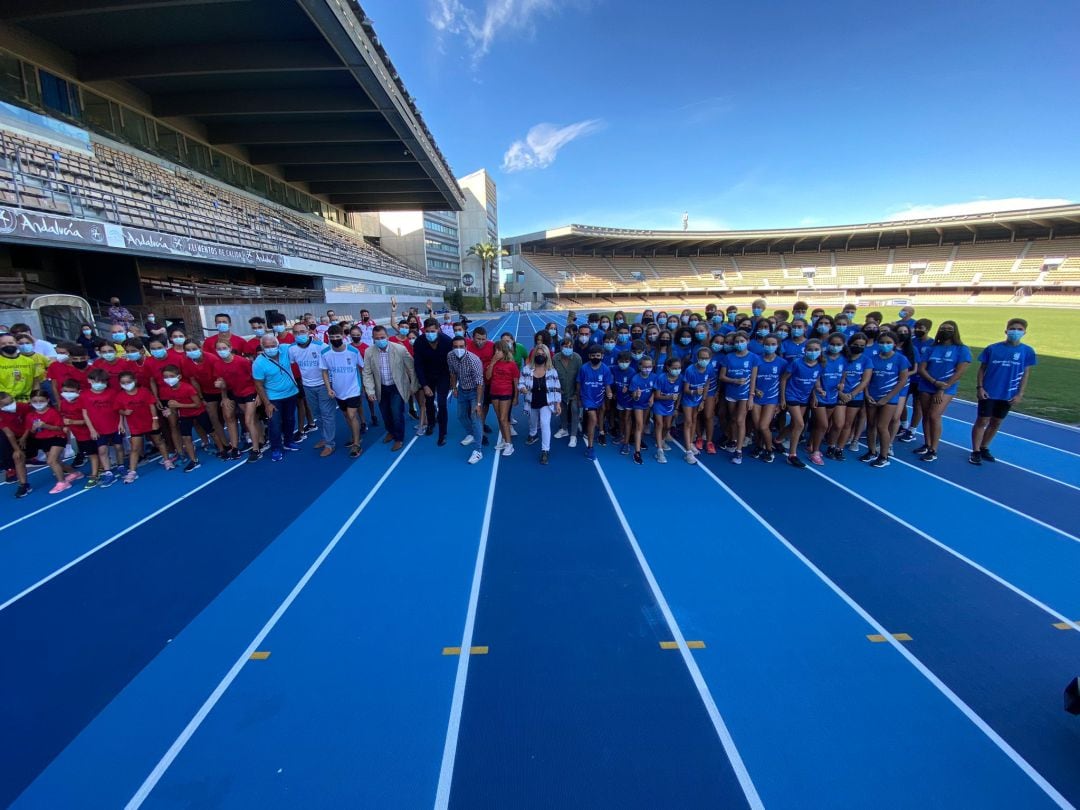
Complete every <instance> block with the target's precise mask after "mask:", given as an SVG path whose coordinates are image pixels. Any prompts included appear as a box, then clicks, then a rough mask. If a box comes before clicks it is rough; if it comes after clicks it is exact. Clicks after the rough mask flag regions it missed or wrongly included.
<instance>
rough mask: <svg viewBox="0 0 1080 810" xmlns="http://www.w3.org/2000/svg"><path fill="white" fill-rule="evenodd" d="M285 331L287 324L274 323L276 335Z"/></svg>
mask: <svg viewBox="0 0 1080 810" xmlns="http://www.w3.org/2000/svg"><path fill="white" fill-rule="evenodd" d="M284 331H285V324H283V323H277V324H274V334H275V335H280V334H281V333H282V332H284Z"/></svg>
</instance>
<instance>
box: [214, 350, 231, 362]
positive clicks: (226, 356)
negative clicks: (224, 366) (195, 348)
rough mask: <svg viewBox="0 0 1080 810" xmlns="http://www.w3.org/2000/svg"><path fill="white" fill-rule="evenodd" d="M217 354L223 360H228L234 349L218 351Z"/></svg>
mask: <svg viewBox="0 0 1080 810" xmlns="http://www.w3.org/2000/svg"><path fill="white" fill-rule="evenodd" d="M217 354H218V357H220V358H221V359H222V360H228V359H229V356H230V355H232V349H218V350H217Z"/></svg>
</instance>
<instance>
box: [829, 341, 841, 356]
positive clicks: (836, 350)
mask: <svg viewBox="0 0 1080 810" xmlns="http://www.w3.org/2000/svg"><path fill="white" fill-rule="evenodd" d="M843 350H844V347H843V346H838V345H837V344H835V343H830V344H829V354H840V352H842V351H843Z"/></svg>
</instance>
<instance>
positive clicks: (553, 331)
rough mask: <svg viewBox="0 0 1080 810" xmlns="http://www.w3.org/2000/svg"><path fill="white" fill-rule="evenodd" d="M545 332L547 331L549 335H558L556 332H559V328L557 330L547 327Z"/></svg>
mask: <svg viewBox="0 0 1080 810" xmlns="http://www.w3.org/2000/svg"><path fill="white" fill-rule="evenodd" d="M547 333H548V334H549V335H550V336H551V337H555V336H556V335H558V334H559V330H557V329H548V330H547Z"/></svg>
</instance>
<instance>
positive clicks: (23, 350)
mask: <svg viewBox="0 0 1080 810" xmlns="http://www.w3.org/2000/svg"><path fill="white" fill-rule="evenodd" d="M19 353H20V354H33V353H34V347H33V346H32V345H31V344H29V343H20V344H19Z"/></svg>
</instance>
